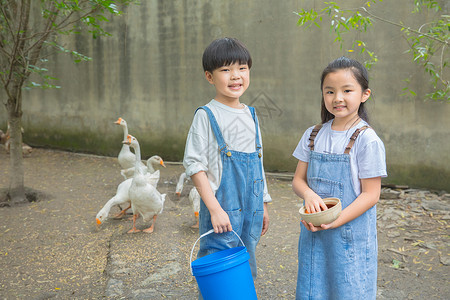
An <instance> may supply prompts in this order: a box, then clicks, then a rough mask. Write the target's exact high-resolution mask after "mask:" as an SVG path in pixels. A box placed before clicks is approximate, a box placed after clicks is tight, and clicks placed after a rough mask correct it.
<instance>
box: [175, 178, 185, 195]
mask: <svg viewBox="0 0 450 300" xmlns="http://www.w3.org/2000/svg"><path fill="white" fill-rule="evenodd" d="M185 180H186V173H184V172H183V173H181V175H180V178H179V179H178V182H177V186H176V188H175V194H177V196H178V197H180V196H181V192H182V191H183V187H184V181H185Z"/></svg>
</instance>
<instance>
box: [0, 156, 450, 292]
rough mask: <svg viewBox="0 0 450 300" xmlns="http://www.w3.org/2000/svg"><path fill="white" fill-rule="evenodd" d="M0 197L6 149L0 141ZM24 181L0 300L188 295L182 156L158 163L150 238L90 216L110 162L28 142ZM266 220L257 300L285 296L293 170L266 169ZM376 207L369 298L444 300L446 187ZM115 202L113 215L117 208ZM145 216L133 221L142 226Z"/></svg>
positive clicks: (398, 194) (291, 261)
mask: <svg viewBox="0 0 450 300" xmlns="http://www.w3.org/2000/svg"><path fill="white" fill-rule="evenodd" d="M0 161H1V168H0V202H1V200H2V199H1V198H2V197H4V191H5V190H6V188H7V187H8V184H9V174H10V170H9V157H8V155H7V154H6V153H5V152H4V151H3V150H2V149H0ZM24 164H25V185H26V186H27V187H28V188H29V189H30V190H31V191H32V192H34V193H35V194H34V195H35V198H36V199H37V201H35V202H30V203H27V204H22V205H19V206H13V207H9V206H3V207H0V269H1V270H2V273H1V276H0V298H1V299H49V298H54V299H102V298H108V299H196V297H197V291H196V288H197V285H196V282H195V279H194V278H193V276H191V274H190V270H189V254H190V251H191V248H192V246H193V243H194V242H195V240H196V239H197V237H198V232H197V230H196V229H193V228H191V225H192V224H193V223H194V215H193V212H192V208H191V205H190V202H189V200H188V192H189V190H190V187H191V186H192V183H190V182H187V183H186V186H185V188H184V190H183V193H182V195H181V197H177V196H176V195H175V185H176V182H177V180H178V176H179V175H180V174H181V172H182V171H183V168H182V166H181V165H180V164H176V163H167V164H166V165H167V168H165V169H161V180H160V183H159V186H158V189H159V190H160V191H161V192H163V193H167V194H168V198H167V200H166V202H165V208H164V212H163V213H162V214H161V215H160V216H159V217H158V219H157V222H156V226H155V232H154V233H152V234H145V233H136V234H127V231H128V230H129V229H130V228H131V225H132V224H131V221H130V220H128V219H127V218H125V219H122V220H115V219H113V218H110V219H108V220H107V221H106V222H105V223H104V224H103V225H102V226H101V228H100V229H97V228H96V226H95V215H96V214H97V212H98V211H99V210H100V209H101V208H102V206H103V205H104V204H105V203H106V202H107V200H109V199H110V198H111V197H112V196H113V195H114V194H115V191H116V188H117V185H118V184H119V183H120V182H121V176H120V173H119V169H120V168H119V165H118V163H117V160H116V158H112V157H99V156H93V155H83V154H76V153H69V152H62V151H53V150H46V149H34V150H33V152H32V153H31V155H29V156H28V157H26V158H25V160H24ZM268 184H269V191H270V193H271V195H272V198H273V199H274V201H273V203H272V204H270V205H269V214H270V220H271V223H270V228H269V232H268V233H267V234H266V235H265V236H264V237H262V238H261V241H260V244H259V246H258V248H257V250H258V253H257V259H258V269H259V270H258V271H259V276H258V279H257V280H256V283H255V284H256V289H257V292H258V297H259V299H293V298H294V295H295V285H296V278H297V274H296V272H297V241H298V235H299V231H300V229H299V215H298V213H297V211H298V208H299V203H300V201H299V199H298V198H297V197H296V196H295V195H294V193H293V192H292V190H291V186H290V176H288V175H283V174H268ZM382 198H383V199H381V200H380V202H379V204H378V228H379V229H378V233H379V272H378V297H377V299H423V298H428V299H448V295H450V284H449V280H448V278H449V266H448V265H449V226H448V220H449V211H450V209H449V202H450V201H449V195H448V194H445V193H444V192H441V193H439V194H438V193H432V192H429V191H425V190H414V189H407V188H402V189H388V188H384V189H383V197H382ZM118 211H119V209H118V208H113V209H112V211H111V216H112V215H113V214H115V213H116V212H118ZM148 226H149V224H145V223H144V222H143V221H142V220H141V219H139V220H138V226H137V227H138V228H139V229H143V228H146V227H148Z"/></svg>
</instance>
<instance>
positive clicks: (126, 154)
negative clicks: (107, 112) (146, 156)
mask: <svg viewBox="0 0 450 300" xmlns="http://www.w3.org/2000/svg"><path fill="white" fill-rule="evenodd" d="M114 124H117V125H120V126H122V128H123V140H124V141H125V140H126V139H127V136H128V125H127V122H126V121H125V120H124V119H122V118H119V119H117V121H116V122H114ZM117 160H118V161H119V165H120V167H121V168H122V169H128V168H132V167H134V163H135V161H136V155H135V154H134V153H133V152H131V150H130V146H129V145H127V144H124V143H122V149H120V152H119V155H118V156H117Z"/></svg>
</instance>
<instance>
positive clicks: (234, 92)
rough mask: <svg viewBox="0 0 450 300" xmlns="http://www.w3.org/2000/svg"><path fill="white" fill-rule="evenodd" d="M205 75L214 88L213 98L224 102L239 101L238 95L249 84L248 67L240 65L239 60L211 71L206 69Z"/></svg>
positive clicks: (240, 94)
mask: <svg viewBox="0 0 450 300" xmlns="http://www.w3.org/2000/svg"><path fill="white" fill-rule="evenodd" d="M205 76H206V80H208V81H209V83H211V84H213V85H214V87H215V88H216V97H215V100H217V101H219V102H221V103H224V104H231V105H233V104H234V103H236V102H237V103H239V97H241V96H242V94H244V92H245V91H246V90H247V88H248V86H249V84H250V69H249V68H248V65H247V64H243V65H241V64H239V62H236V63H234V64H232V65H229V66H222V67H220V68H218V69H215V70H214V71H213V72H212V73H211V72H208V71H206V72H205Z"/></svg>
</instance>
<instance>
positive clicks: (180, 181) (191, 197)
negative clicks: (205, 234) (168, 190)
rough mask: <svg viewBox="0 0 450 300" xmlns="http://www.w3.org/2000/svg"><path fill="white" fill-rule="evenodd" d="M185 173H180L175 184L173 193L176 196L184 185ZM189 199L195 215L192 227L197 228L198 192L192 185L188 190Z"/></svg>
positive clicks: (179, 194)
mask: <svg viewBox="0 0 450 300" xmlns="http://www.w3.org/2000/svg"><path fill="white" fill-rule="evenodd" d="M186 177H187V175H186V173H184V172H183V173H181V175H180V178H179V179H178V183H177V186H176V188H175V193H176V194H177V196H178V197H180V196H181V192H182V191H183V187H184V182H185V180H186ZM188 178H190V177H188ZM189 200H190V201H191V203H192V208H193V209H194V215H195V224H194V225H192V226H191V227H192V228H198V225H199V219H198V217H199V216H198V213H199V211H200V194H199V193H198V191H197V188H196V187H195V186H194V187H193V188H192V189H191V190H190V191H189Z"/></svg>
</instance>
